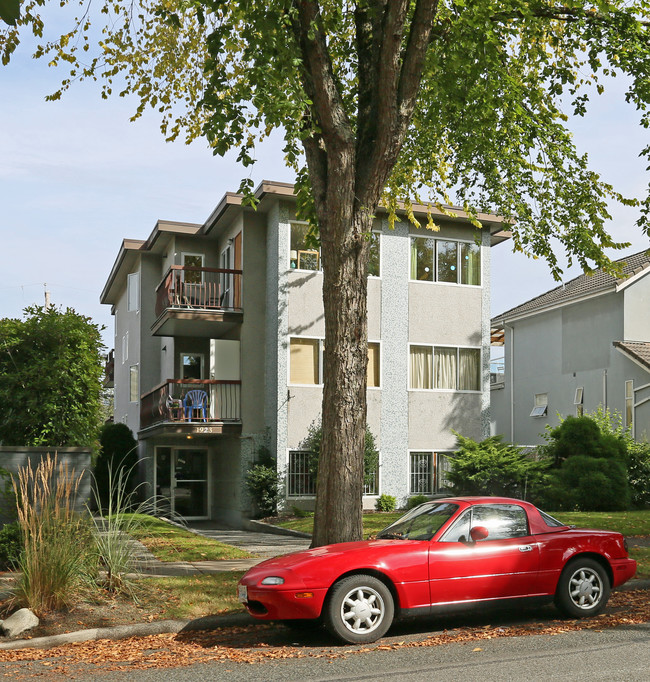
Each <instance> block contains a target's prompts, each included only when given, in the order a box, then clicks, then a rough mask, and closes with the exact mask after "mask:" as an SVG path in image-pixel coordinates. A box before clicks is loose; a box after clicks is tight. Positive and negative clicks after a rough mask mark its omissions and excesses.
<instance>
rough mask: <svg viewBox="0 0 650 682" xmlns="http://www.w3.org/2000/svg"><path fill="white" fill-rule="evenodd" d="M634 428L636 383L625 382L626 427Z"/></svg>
mask: <svg viewBox="0 0 650 682" xmlns="http://www.w3.org/2000/svg"><path fill="white" fill-rule="evenodd" d="M633 426H634V381H626V382H625V427H626V428H628V429H631V428H632V427H633Z"/></svg>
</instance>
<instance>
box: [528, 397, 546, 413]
mask: <svg viewBox="0 0 650 682" xmlns="http://www.w3.org/2000/svg"><path fill="white" fill-rule="evenodd" d="M547 412H548V393H536V394H535V404H534V406H533V410H532V412H531V413H530V416H531V417H545V416H546V413H547Z"/></svg>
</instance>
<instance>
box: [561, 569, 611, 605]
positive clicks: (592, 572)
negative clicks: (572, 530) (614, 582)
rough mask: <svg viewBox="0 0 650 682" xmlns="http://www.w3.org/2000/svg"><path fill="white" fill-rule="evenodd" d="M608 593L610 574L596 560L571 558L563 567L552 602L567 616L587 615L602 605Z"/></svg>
mask: <svg viewBox="0 0 650 682" xmlns="http://www.w3.org/2000/svg"><path fill="white" fill-rule="evenodd" d="M609 593H610V587H609V578H608V577H607V573H606V572H605V569H604V568H603V567H602V566H601V565H600V564H599V563H598V562H597V561H595V560H594V559H588V558H585V559H574V560H573V561H571V562H569V563H568V564H567V565H566V567H565V568H564V571H562V575H561V576H560V580H559V582H558V585H557V591H556V593H555V604H556V606H557V607H558V608H559V609H560V611H562V612H563V613H564V614H566V615H567V616H572V617H574V618H586V617H588V616H595V615H597V614H599V613H600V612H601V611H602V610H603V609H604V608H605V605H606V604H607V600H608V599H609Z"/></svg>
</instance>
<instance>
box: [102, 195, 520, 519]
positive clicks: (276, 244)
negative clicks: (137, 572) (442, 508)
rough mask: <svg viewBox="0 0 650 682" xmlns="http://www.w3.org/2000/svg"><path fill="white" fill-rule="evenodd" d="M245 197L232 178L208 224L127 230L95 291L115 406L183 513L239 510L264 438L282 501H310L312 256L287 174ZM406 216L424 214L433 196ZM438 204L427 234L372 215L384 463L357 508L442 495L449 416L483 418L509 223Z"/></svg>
mask: <svg viewBox="0 0 650 682" xmlns="http://www.w3.org/2000/svg"><path fill="white" fill-rule="evenodd" d="M256 196H257V199H258V200H259V204H258V206H257V210H256V211H255V210H252V209H251V208H249V207H243V206H242V197H241V196H240V195H238V194H231V193H229V194H226V195H225V196H224V198H223V199H222V200H221V202H220V203H219V205H218V206H217V208H216V209H215V210H214V212H213V213H212V215H211V216H210V217H209V218H208V220H207V221H206V222H205V223H204V224H202V225H197V224H186V223H175V222H165V221H159V222H158V223H157V225H156V227H155V229H154V230H153V232H152V234H151V235H150V237H149V238H148V239H147V240H146V241H138V240H124V242H123V244H122V247H121V249H120V251H119V254H118V257H117V260H116V261H115V264H114V266H113V269H112V271H111V273H110V276H109V278H108V281H107V283H106V285H105V288H104V290H103V292H102V295H101V301H102V303H106V304H110V305H111V306H112V312H113V314H114V315H115V353H114V365H113V368H114V381H115V421H116V422H119V421H121V422H125V423H126V424H128V425H129V427H130V428H131V429H132V431H133V433H134V434H135V435H136V437H137V439H138V442H139V448H140V457H141V461H142V473H143V476H144V478H145V480H146V481H147V482H148V484H149V485H150V486H151V492H155V494H156V495H157V496H159V498H158V499H159V504H160V505H161V506H162V507H165V506H168V507H169V506H171V507H172V508H173V509H174V510H175V511H176V512H177V513H180V514H182V515H183V516H185V517H188V518H214V519H220V520H223V521H226V522H229V523H232V524H239V523H241V521H242V519H244V518H245V517H246V516H248V515H250V512H251V503H250V500H249V498H248V495H247V493H246V490H245V486H244V484H243V479H244V476H245V473H246V471H247V469H248V467H249V466H250V464H251V463H252V462H254V461H255V460H256V458H257V457H258V453H259V451H260V448H261V447H263V446H264V447H267V448H268V449H269V450H270V452H271V453H272V454H273V455H277V466H278V470H279V472H280V474H281V475H282V476H283V478H284V481H285V493H286V495H285V500H284V502H283V504H284V505H285V506H289V507H290V506H293V505H297V506H305V507H309V506H311V505H313V497H314V488H313V481H312V479H311V477H310V475H309V474H308V473H307V470H306V465H307V458H306V455H305V453H304V452H301V450H300V444H301V442H302V441H303V440H304V439H305V437H306V436H307V435H308V429H309V426H310V425H311V424H312V423H313V422H314V421H317V420H319V418H320V412H321V400H322V352H323V344H324V341H325V339H324V336H325V331H324V320H323V305H322V291H321V289H322V274H321V262H320V253H319V251H318V250H316V249H313V248H311V247H310V246H308V244H307V243H306V240H305V237H306V232H307V226H306V224H305V223H303V222H300V221H298V220H296V219H295V197H294V194H293V187H292V186H291V185H287V184H282V183H272V182H264V183H262V184H261V185H260V187H259V188H258V189H257V191H256ZM415 213H416V215H417V216H418V218H419V219H421V220H422V224H423V225H424V224H425V222H426V219H427V208H426V207H424V206H416V207H415ZM433 213H434V217H435V219H436V221H437V223H438V224H439V226H440V229H439V231H437V232H432V231H430V230H427V229H426V228H425V227H421V228H417V227H415V226H413V225H411V224H410V223H409V222H407V221H405V222H399V223H397V224H396V226H395V228H394V229H389V226H388V217H387V216H386V215H385V214H380V215H378V217H377V219H376V220H375V224H374V228H373V232H372V235H371V239H372V245H371V259H370V260H371V262H370V274H369V282H368V289H369V291H368V330H369V331H368V335H369V343H368V425H369V427H370V430H371V431H372V433H373V435H374V436H375V439H376V442H377V445H378V448H379V450H380V466H379V471H378V472H377V475H376V476H375V481H374V484H373V485H372V486H370V487H369V488H368V489H367V490H366V497H365V498H364V503H365V504H366V506H372V505H373V504H374V500H375V498H376V496H377V495H378V494H380V493H389V494H392V495H395V496H397V497H398V499H399V500H400V501H401V502H403V501H405V500H406V499H407V498H408V496H410V495H412V494H426V495H429V494H434V493H436V492H437V491H438V490H439V489H440V488H442V487H444V484H445V479H444V462H445V458H444V456H443V455H444V453H449V452H450V451H451V450H453V448H454V444H455V437H454V435H453V433H452V429H457V430H459V431H462V433H463V434H465V435H467V436H471V437H474V438H481V437H483V436H485V435H487V434H488V432H489V399H490V392H489V391H490V386H489V359H490V358H489V354H490V345H489V344H490V318H489V310H490V300H489V298H490V297H489V291H490V290H489V272H490V246H491V245H492V244H495V243H498V242H500V241H503V240H504V239H507V238H508V236H509V235H508V233H506V232H504V231H503V224H502V221H501V220H500V219H499V218H497V217H496V216H490V215H481V216H479V219H480V220H481V222H482V224H483V226H484V227H483V229H482V230H477V229H476V228H475V227H474V226H473V225H472V224H471V222H470V221H469V220H468V219H467V216H466V215H465V214H463V213H462V212H460V211H459V213H458V217H456V218H449V217H447V216H446V215H444V214H443V213H441V212H439V211H436V210H433ZM197 391H198V393H195V392H197ZM188 396H190V397H191V398H193V399H194V403H193V404H190V399H191V398H190V397H188Z"/></svg>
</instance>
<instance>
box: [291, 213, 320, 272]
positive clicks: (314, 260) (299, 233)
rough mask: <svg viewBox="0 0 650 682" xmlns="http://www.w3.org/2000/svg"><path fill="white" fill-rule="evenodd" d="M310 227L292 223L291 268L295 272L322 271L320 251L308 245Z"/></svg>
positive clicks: (304, 224)
mask: <svg viewBox="0 0 650 682" xmlns="http://www.w3.org/2000/svg"><path fill="white" fill-rule="evenodd" d="M308 231H309V225H307V224H306V223H291V246H290V251H289V267H290V268H291V269H293V270H320V267H321V264H320V249H315V248H314V247H313V246H311V245H308V244H307V232H308Z"/></svg>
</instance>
